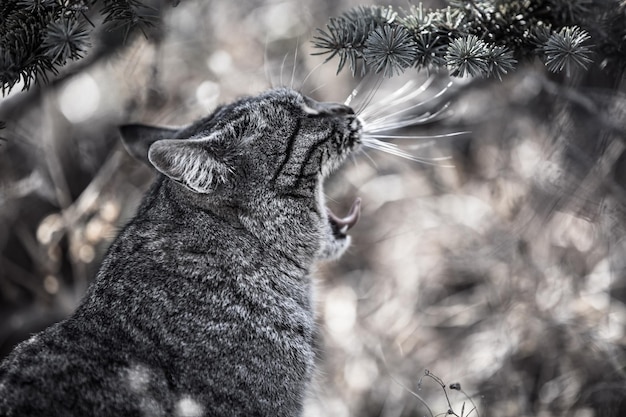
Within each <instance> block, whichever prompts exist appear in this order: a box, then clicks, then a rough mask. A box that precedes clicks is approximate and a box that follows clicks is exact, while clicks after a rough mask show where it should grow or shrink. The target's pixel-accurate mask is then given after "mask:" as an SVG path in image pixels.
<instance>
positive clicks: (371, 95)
mask: <svg viewBox="0 0 626 417" xmlns="http://www.w3.org/2000/svg"><path fill="white" fill-rule="evenodd" d="M382 83H383V77H382V76H381V77H378V78H377V79H376V81H375V84H374V88H372V89H371V90H370V91H368V93H367V95H366V96H365V100H364V101H363V103H361V104H360V105H359V108H358V109H355V113H356V114H358V115H360V114H361V112H363V111H364V110H365V109H366V108H367V107H368V106H369V105H370V103H371V102H372V100H373V99H374V97H375V96H376V93H378V90H379V89H380V86H381V84H382Z"/></svg>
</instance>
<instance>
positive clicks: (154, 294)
mask: <svg viewBox="0 0 626 417" xmlns="http://www.w3.org/2000/svg"><path fill="white" fill-rule="evenodd" d="M304 100H305V99H304V98H303V97H302V96H301V95H300V94H298V93H296V92H294V91H291V90H285V89H280V90H271V91H269V92H267V93H264V94H262V95H260V96H257V97H252V98H247V99H242V100H240V101H237V102H235V103H233V104H231V105H228V106H224V107H221V108H219V109H218V110H216V111H215V112H214V113H213V114H212V115H210V116H209V117H207V118H205V119H203V120H200V121H198V122H197V123H194V124H193V125H191V126H189V127H187V128H183V129H180V130H173V129H158V128H148V127H146V128H145V129H144V128H142V126H140V125H134V126H131V127H127V128H123V129H122V133H123V135H124V136H125V138H124V139H125V142H126V146H127V147H128V148H129V149H130V150H131V152H132V153H133V154H134V155H135V156H137V157H138V158H139V159H142V160H144V161H150V162H151V164H152V165H153V166H154V167H155V168H156V169H157V170H158V171H159V172H160V173H161V174H162V175H159V176H158V177H157V179H156V181H155V183H154V184H153V186H152V188H151V189H150V190H149V191H148V193H147V194H146V196H145V197H144V199H143V202H142V204H141V206H140V207H139V209H138V212H137V215H136V216H135V217H134V218H133V219H132V220H131V221H130V222H129V223H128V224H127V225H126V227H125V228H124V229H123V230H122V231H121V233H120V234H119V236H118V237H117V239H116V240H115V241H114V242H113V244H112V245H111V247H110V248H109V251H108V253H107V255H106V257H105V259H104V261H103V263H102V266H101V268H100V270H99V272H98V274H97V277H96V279H95V281H94V283H93V284H92V285H91V287H90V288H89V290H88V293H87V294H86V296H85V298H84V300H83V302H82V303H81V305H80V306H79V307H78V309H77V310H76V312H75V313H74V314H73V315H72V316H71V317H70V318H68V319H67V320H65V321H63V322H61V323H59V324H57V325H54V326H52V327H50V328H49V329H47V330H45V331H44V332H42V333H40V334H37V335H35V336H33V337H32V338H31V339H30V340H28V341H26V342H24V343H22V344H20V345H19V346H18V347H17V348H16V349H15V350H14V351H13V352H12V353H11V354H10V355H9V356H8V357H7V358H6V359H5V360H4V361H3V362H2V364H1V365H0V415H1V416H48V417H54V416H126V417H128V416H186V417H195V416H297V415H300V414H301V411H302V403H303V399H304V397H305V393H306V389H307V384H308V382H309V379H310V377H311V372H312V367H313V357H314V353H313V349H312V338H313V331H314V320H313V311H312V300H311V288H310V287H311V277H310V274H311V268H312V266H313V264H314V262H316V261H317V260H319V259H320V258H322V257H327V258H333V257H337V256H339V255H341V253H343V251H345V249H346V248H347V246H348V244H349V240H350V239H349V237H348V236H345V235H338V234H337V232H336V231H333V227H332V224H331V223H330V222H329V220H328V216H327V212H326V207H325V204H324V200H323V193H322V181H323V179H324V177H325V176H327V175H328V174H329V173H330V172H331V171H332V170H333V169H335V168H336V167H338V166H339V165H340V164H341V163H342V161H343V160H344V159H345V158H346V156H347V155H348V154H349V153H350V152H352V151H353V150H354V149H355V148H356V147H357V146H359V142H360V140H359V134H360V125H359V123H358V121H355V116H354V115H353V114H352V111H351V110H350V109H349V108H346V107H344V106H341V105H328V107H327V108H328V111H326V112H325V111H324V108H325V104H324V103H316V104H315V106H316V107H315V112H313V113H314V114H311V111H310V109H311V103H315V102H312V101H311V100H310V99H306V101H307V103H308V104H305V101H304Z"/></svg>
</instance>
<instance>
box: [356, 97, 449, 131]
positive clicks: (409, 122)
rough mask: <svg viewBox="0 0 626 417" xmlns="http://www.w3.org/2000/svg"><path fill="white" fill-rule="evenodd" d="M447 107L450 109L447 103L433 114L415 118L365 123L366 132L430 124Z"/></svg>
mask: <svg viewBox="0 0 626 417" xmlns="http://www.w3.org/2000/svg"><path fill="white" fill-rule="evenodd" d="M449 107H450V103H449V102H448V103H446V104H445V105H443V106H442V107H441V108H440V109H439V110H437V111H436V112H434V113H431V112H426V113H422V114H420V115H419V116H415V117H412V118H408V119H399V120H394V121H392V122H385V121H384V120H383V121H381V120H380V119H379V120H373V121H367V123H366V130H367V131H368V132H384V131H387V130H395V129H399V128H402V127H407V126H415V125H419V124H424V123H427V122H431V121H433V120H435V119H436V118H437V117H439V116H441V115H442V113H444V112H445V111H446V110H448V108H449Z"/></svg>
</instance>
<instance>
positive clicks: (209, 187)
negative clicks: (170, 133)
mask: <svg viewBox="0 0 626 417" xmlns="http://www.w3.org/2000/svg"><path fill="white" fill-rule="evenodd" d="M214 142H215V141H214V140H211V139H210V138H203V139H187V140H175V139H174V140H171V139H165V140H159V141H157V142H154V144H153V145H152V146H150V149H149V151H148V159H149V160H150V163H151V164H152V165H153V166H154V167H155V168H156V169H158V170H159V171H160V172H161V173H163V174H165V175H167V176H168V177H170V178H171V179H173V180H175V181H178V182H180V183H182V184H184V185H185V186H186V187H187V188H189V189H190V190H192V191H194V192H196V193H200V194H208V193H210V192H212V191H213V190H214V189H215V187H216V186H217V185H218V184H220V183H224V182H226V179H227V176H228V173H229V171H230V169H229V166H228V165H227V164H226V163H225V161H223V160H220V159H219V158H218V157H217V156H216V152H214V151H213V149H212V145H214Z"/></svg>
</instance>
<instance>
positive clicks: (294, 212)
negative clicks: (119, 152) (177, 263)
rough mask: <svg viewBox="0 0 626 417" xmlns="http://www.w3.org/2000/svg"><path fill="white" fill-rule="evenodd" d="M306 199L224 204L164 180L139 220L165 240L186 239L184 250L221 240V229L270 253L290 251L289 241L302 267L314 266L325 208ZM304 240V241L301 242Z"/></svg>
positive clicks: (154, 188)
mask: <svg viewBox="0 0 626 417" xmlns="http://www.w3.org/2000/svg"><path fill="white" fill-rule="evenodd" d="M317 192H318V191H314V192H312V193H311V196H310V197H309V196H308V195H306V194H302V195H282V196H281V195H264V194H259V196H258V197H257V198H256V199H255V198H250V199H247V201H245V202H241V201H239V202H233V201H230V202H225V201H218V200H215V199H213V200H212V198H211V196H203V195H198V194H194V193H190V192H188V191H187V190H186V189H185V188H184V187H183V186H181V185H180V184H177V183H174V182H172V181H170V180H168V179H166V178H164V177H162V176H160V177H159V178H158V179H157V180H156V182H155V183H154V185H153V186H152V189H151V190H150V191H149V193H148V194H147V196H146V198H145V199H144V201H143V203H142V204H141V206H140V208H139V210H138V216H137V218H138V219H142V221H147V222H149V223H151V224H152V226H153V227H155V228H157V229H158V230H159V233H160V234H161V235H163V233H164V232H166V233H174V234H176V235H177V236H185V239H184V240H183V241H182V242H181V244H183V245H189V246H193V247H196V248H197V247H202V246H204V245H206V244H209V243H210V241H211V240H214V238H215V237H216V231H217V229H221V230H224V229H238V230H239V231H240V232H246V235H247V236H248V237H249V238H250V239H255V240H257V241H259V242H261V243H262V244H263V247H264V248H265V249H266V250H268V251H272V250H276V251H280V252H284V251H285V241H284V240H286V239H288V240H290V241H291V242H296V243H295V244H293V243H292V244H291V245H290V248H289V250H290V252H291V254H292V255H293V257H294V258H297V259H298V261H299V262H298V263H299V264H301V265H310V264H311V263H312V262H313V261H314V259H313V257H312V256H311V254H314V253H317V251H318V249H319V248H318V247H317V246H319V239H312V238H311V235H312V232H315V231H317V230H318V229H319V225H320V224H321V216H322V214H321V213H322V210H323V209H322V208H320V207H317V204H318V203H317V202H316V199H315V198H314V197H313V196H314V194H315V193H317ZM300 237H301V238H300Z"/></svg>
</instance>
